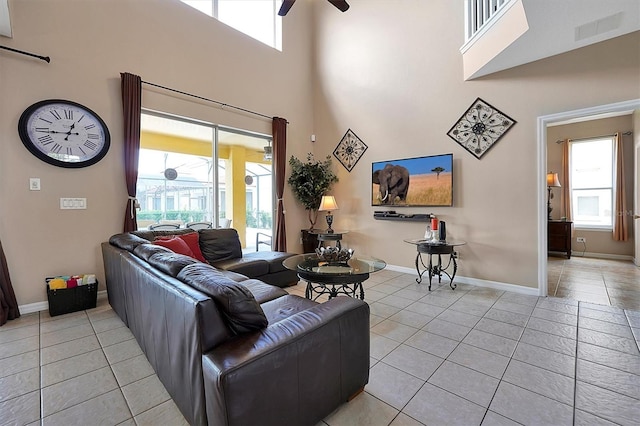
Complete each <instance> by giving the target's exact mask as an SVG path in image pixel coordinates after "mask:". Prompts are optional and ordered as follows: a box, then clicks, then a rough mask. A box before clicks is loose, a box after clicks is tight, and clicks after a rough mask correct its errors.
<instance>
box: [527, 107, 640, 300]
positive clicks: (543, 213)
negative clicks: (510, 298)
mask: <svg viewBox="0 0 640 426" xmlns="http://www.w3.org/2000/svg"><path fill="white" fill-rule="evenodd" d="M639 108H640V99H635V100H631V101H625V102H619V103H614V104H608V105H601V106H597V107H592V108H585V109H580V110H574V111H567V112H562V113H557V114H552V115H546V116H541V117H538V120H537V133H538V135H537V136H538V175H537V181H538V294H539V295H540V296H546V295H547V294H548V291H549V286H548V272H549V266H548V262H547V244H548V242H547V235H548V234H547V224H548V222H547V215H548V211H547V186H546V182H547V180H546V175H547V171H548V170H547V128H548V127H549V126H553V125H557V124H558V123H568V122H578V121H589V120H594V119H596V118H605V117H612V116H616V115H622V114H632V113H633V112H634V111H635V110H636V109H639ZM635 173H636V176H635V181H636V182H637V181H638V175H637V168H636V172H635ZM636 243H637V240H636ZM638 256H640V253H638V249H637V247H636V252H635V253H634V258H635V259H638Z"/></svg>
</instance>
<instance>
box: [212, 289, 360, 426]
mask: <svg viewBox="0 0 640 426" xmlns="http://www.w3.org/2000/svg"><path fill="white" fill-rule="evenodd" d="M203 369H204V377H205V380H204V381H205V393H206V395H207V417H208V421H209V424H224V425H227V424H229V425H233V424H264V425H267V424H315V423H316V422H318V421H319V420H321V419H322V418H324V417H325V416H326V415H328V414H329V413H330V412H331V411H333V410H334V409H335V407H336V406H338V405H339V404H341V403H342V402H345V401H347V399H348V398H349V397H350V396H352V395H353V394H355V393H356V392H358V391H359V390H360V389H361V388H362V387H364V385H365V384H366V383H367V382H368V380H369V305H367V304H366V303H364V302H362V301H360V300H357V299H353V298H349V297H338V298H335V299H332V300H330V301H328V302H326V303H322V304H318V305H316V306H313V307H311V308H309V309H307V310H304V311H301V312H298V313H296V314H294V315H292V316H290V317H288V318H286V319H284V320H282V321H279V322H277V323H275V324H272V325H269V327H267V328H266V329H264V330H261V331H259V332H254V333H250V334H247V335H245V336H240V337H239V338H237V339H233V340H232V341H229V342H227V343H224V344H222V345H220V346H218V347H216V348H215V349H213V350H212V351H210V352H208V353H207V354H205V355H204V356H203ZM248 407H250V409H247V408H248ZM283 416H284V417H283Z"/></svg>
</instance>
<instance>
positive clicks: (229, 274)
mask: <svg viewBox="0 0 640 426" xmlns="http://www.w3.org/2000/svg"><path fill="white" fill-rule="evenodd" d="M217 271H218V272H220V273H221V274H222V275H224V276H225V277H227V278H229V279H232V280H234V281H235V282H237V283H241V282H243V281H246V280H248V279H249V277H247V276H246V275H242V274H239V273H237V272H233V271H225V270H224V269H217Z"/></svg>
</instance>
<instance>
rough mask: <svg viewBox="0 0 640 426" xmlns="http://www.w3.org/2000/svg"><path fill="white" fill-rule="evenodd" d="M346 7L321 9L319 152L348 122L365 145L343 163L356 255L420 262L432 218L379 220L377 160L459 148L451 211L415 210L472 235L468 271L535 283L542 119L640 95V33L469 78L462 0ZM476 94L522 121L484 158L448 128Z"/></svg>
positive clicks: (345, 211) (327, 149) (464, 262)
mask: <svg viewBox="0 0 640 426" xmlns="http://www.w3.org/2000/svg"><path fill="white" fill-rule="evenodd" d="M350 4H351V8H350V9H349V11H348V12H347V13H345V14H336V13H333V11H332V10H330V9H329V8H323V7H321V6H320V5H318V6H317V7H316V12H317V13H318V19H317V21H318V28H317V33H316V43H317V47H316V48H317V53H318V57H317V78H318V82H317V85H316V95H315V108H316V112H315V129H316V130H315V131H316V134H317V137H318V141H319V142H318V147H317V154H318V156H320V155H323V154H326V153H331V152H332V151H333V149H334V148H335V146H336V145H337V143H338V141H339V140H340V138H341V137H342V135H343V134H344V132H345V131H346V130H347V129H348V128H351V129H352V130H354V131H355V132H356V134H358V136H360V138H362V139H363V141H364V142H365V143H366V144H367V145H368V146H369V149H368V150H367V152H366V153H365V155H364V157H363V158H362V159H361V160H360V162H359V163H358V164H357V166H356V167H355V168H354V169H353V170H352V171H351V173H348V172H347V171H346V170H345V169H344V168H342V166H340V165H337V169H338V171H339V178H340V184H339V185H338V187H337V188H336V191H335V195H336V199H337V201H338V203H339V205H340V210H339V211H338V212H337V213H336V215H335V217H336V219H335V221H336V225H335V226H337V227H339V228H342V229H344V228H347V229H350V230H351V233H350V234H349V235H348V244H349V245H350V246H351V247H354V248H355V249H356V253H358V252H359V253H368V254H371V255H373V256H377V257H380V258H382V259H384V260H386V261H387V262H388V263H390V264H393V265H399V266H404V267H407V268H412V267H413V262H414V259H415V247H413V246H411V245H409V244H406V243H404V242H403V239H405V238H418V237H421V236H422V234H423V232H424V224H422V223H412V222H408V223H406V222H390V221H376V220H374V219H373V217H372V216H373V210H374V208H373V207H371V206H370V203H369V196H370V188H371V176H370V174H371V163H372V162H375V161H380V160H392V159H398V158H407V157H416V156H422V155H432V154H443V153H448V152H453V155H454V169H455V171H454V194H455V195H454V207H449V208H424V209H417V208H407V211H408V212H411V213H428V212H433V213H435V214H436V215H437V216H438V217H439V218H441V219H442V220H445V221H446V222H447V231H448V235H450V236H451V237H452V238H455V239H461V240H466V241H467V242H468V244H467V245H466V246H464V247H463V248H461V249H460V253H461V261H460V262H459V264H460V268H459V274H460V275H462V276H466V277H471V278H476V279H481V280H488V281H494V282H501V283H511V284H517V285H521V286H527V287H537V285H538V271H537V265H538V253H537V241H538V237H539V235H538V229H537V218H538V214H539V212H538V194H537V184H538V182H537V177H536V176H537V170H538V167H537V154H536V153H537V142H536V119H537V117H539V116H543V115H547V114H552V113H557V112H561V111H568V110H575V109H580V108H585V107H590V106H595V105H602V104H609V103H613V102H618V101H623V100H629V99H636V98H638V95H639V94H640V85H639V84H638V75H639V73H640V51H639V50H638V48H637V46H638V44H639V43H640V33H639V32H636V33H633V34H630V35H628V36H624V37H620V38H618V39H613V40H610V41H607V42H603V43H599V44H595V45H592V46H589V47H586V48H582V49H579V50H576V51H573V52H569V53H566V54H563V55H558V56H555V57H552V58H548V59H545V60H540V61H537V62H534V63H531V64H527V65H523V66H520V67H517V68H514V69H511V70H507V71H503V72H500V73H496V74H494V75H491V76H487V77H483V78H480V79H478V80H474V81H470V82H465V81H463V77H462V58H461V55H460V52H459V50H458V49H459V47H460V46H461V45H462V44H463V42H464V40H463V38H464V26H463V17H464V11H463V2H460V1H446V0H439V1H435V0H434V1H428V2H427V1H417V0H398V1H394V2H393V6H391V5H390V4H389V2H385V1H364V0H354V1H352V2H350ZM477 97H480V98H482V99H483V100H485V101H486V102H488V103H490V104H491V105H493V106H495V107H496V108H498V109H500V110H501V111H503V112H504V113H506V114H508V115H509V116H510V117H512V118H513V119H515V120H516V121H517V122H518V123H517V124H516V125H515V126H514V127H513V128H512V129H511V130H510V131H509V133H508V134H507V135H506V136H505V137H504V138H503V139H502V140H500V141H499V142H498V143H497V145H496V146H495V147H493V148H492V149H491V150H490V151H489V152H488V153H487V154H486V155H485V156H484V157H483V158H482V159H481V160H477V159H476V158H475V157H473V156H472V155H471V154H469V153H468V152H466V151H465V150H464V149H463V148H462V147H460V146H459V145H457V144H456V143H455V142H454V141H453V140H451V138H449V137H448V136H447V132H448V130H449V129H450V128H451V126H452V125H453V124H454V123H455V122H456V121H457V120H458V118H459V117H460V116H461V115H462V113H463V112H464V111H465V110H466V109H467V108H468V107H469V106H470V105H471V103H472V102H473V101H474V100H475V99H476V98H477Z"/></svg>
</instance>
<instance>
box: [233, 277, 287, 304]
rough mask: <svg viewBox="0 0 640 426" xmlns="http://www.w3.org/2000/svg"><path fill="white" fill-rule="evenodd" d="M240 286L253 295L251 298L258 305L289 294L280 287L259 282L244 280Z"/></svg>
mask: <svg viewBox="0 0 640 426" xmlns="http://www.w3.org/2000/svg"><path fill="white" fill-rule="evenodd" d="M242 285H243V286H245V287H246V288H247V290H249V291H250V292H251V294H253V297H255V298H256V301H257V302H258V303H260V304H263V303H264V302H268V301H269V300H273V299H277V298H278V297H282V296H286V295H288V294H289V293H287V292H286V291H285V290H283V289H281V288H280V287H275V286H272V285H269V284H265V283H264V282H262V281H260V280H245V281H242Z"/></svg>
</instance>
